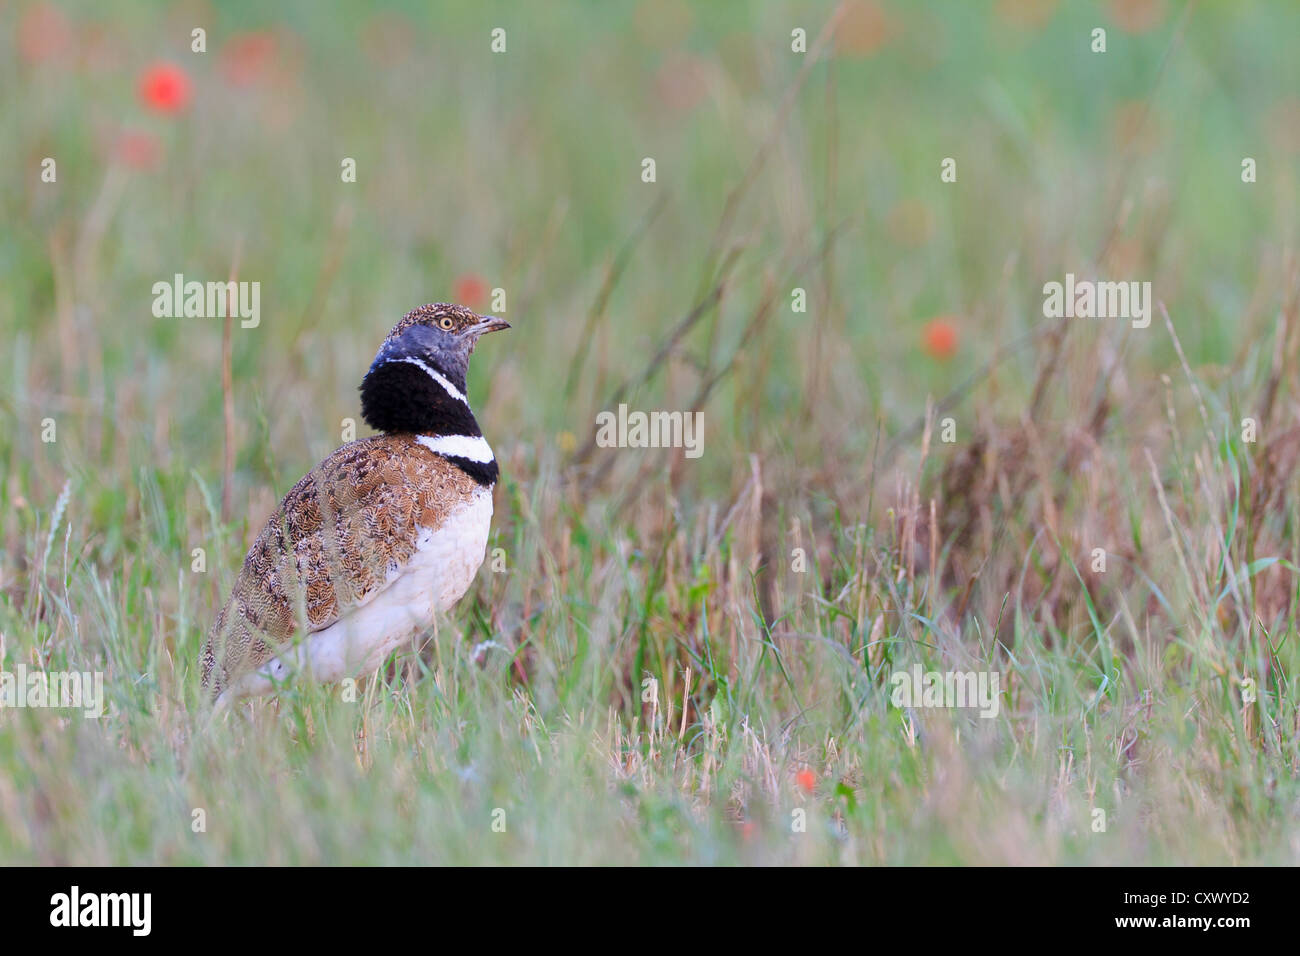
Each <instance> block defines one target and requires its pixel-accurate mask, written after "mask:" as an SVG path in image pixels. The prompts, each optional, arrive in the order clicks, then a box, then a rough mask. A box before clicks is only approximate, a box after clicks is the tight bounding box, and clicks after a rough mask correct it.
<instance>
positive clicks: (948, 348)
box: [921, 318, 957, 361]
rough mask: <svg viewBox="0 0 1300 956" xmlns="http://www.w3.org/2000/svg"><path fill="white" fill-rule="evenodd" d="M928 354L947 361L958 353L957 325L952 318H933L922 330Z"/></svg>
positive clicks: (923, 342) (923, 343) (922, 337)
mask: <svg viewBox="0 0 1300 956" xmlns="http://www.w3.org/2000/svg"><path fill="white" fill-rule="evenodd" d="M921 343H922V345H923V346H924V347H925V351H926V354H928V355H929V356H930V357H931V358H937V359H939V360H940V361H947V360H948V359H950V358H952V357H953V356H954V355H955V354H956V353H957V326H956V325H955V324H953V322H952V321H951V320H950V319H946V318H938V319H932V320H931V321H929V322H927V323H926V326H925V329H924V330H923V331H922V332H921Z"/></svg>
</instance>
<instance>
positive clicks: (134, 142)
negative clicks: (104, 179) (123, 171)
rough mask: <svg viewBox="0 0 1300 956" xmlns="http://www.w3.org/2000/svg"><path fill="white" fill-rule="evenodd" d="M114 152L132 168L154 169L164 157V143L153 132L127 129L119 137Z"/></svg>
mask: <svg viewBox="0 0 1300 956" xmlns="http://www.w3.org/2000/svg"><path fill="white" fill-rule="evenodd" d="M114 154H115V155H116V156H117V158H118V159H119V160H121V161H122V162H123V163H125V164H126V165H127V166H130V167H131V168H132V169H154V168H156V167H157V166H158V161H159V160H160V159H162V144H161V143H159V142H158V137H156V136H154V135H153V134H152V133H142V132H139V131H138V130H127V131H126V132H124V133H122V135H121V136H119V137H118V138H117V143H116V145H115V147H114Z"/></svg>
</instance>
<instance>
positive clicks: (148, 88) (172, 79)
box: [140, 63, 190, 113]
mask: <svg viewBox="0 0 1300 956" xmlns="http://www.w3.org/2000/svg"><path fill="white" fill-rule="evenodd" d="M140 101H141V102H142V103H144V105H145V106H147V107H149V109H151V110H157V111H158V112H159V113H179V112H180V111H181V110H183V109H185V107H186V106H187V105H188V104H189V101H190V78H189V75H188V74H187V73H186V72H185V71H184V70H182V69H181V68H180V67H179V66H177V65H176V64H175V63H159V64H156V65H154V66H151V67H149V69H147V70H145V71H144V73H142V74H141V75H140Z"/></svg>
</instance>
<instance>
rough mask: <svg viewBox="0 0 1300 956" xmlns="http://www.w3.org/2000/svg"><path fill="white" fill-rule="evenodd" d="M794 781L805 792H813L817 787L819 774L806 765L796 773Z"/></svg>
mask: <svg viewBox="0 0 1300 956" xmlns="http://www.w3.org/2000/svg"><path fill="white" fill-rule="evenodd" d="M794 782H795V783H797V784H798V785H799V789H800V790H802V791H803V792H804V793H812V792H813V791H814V790H816V789H817V774H815V773H813V772H812V771H811V770H809V769H808V768H807V767H804V768H803V769H802V770H800V771H799V772H798V773H797V774H795V775H794Z"/></svg>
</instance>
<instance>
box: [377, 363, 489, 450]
mask: <svg viewBox="0 0 1300 956" xmlns="http://www.w3.org/2000/svg"><path fill="white" fill-rule="evenodd" d="M439 374H441V372H440V373H439ZM444 377H446V378H447V379H448V381H451V383H452V385H453V387H455V388H458V389H460V390H461V392H462V394H463V393H464V390H465V383H464V380H463V378H462V380H461V381H459V382H456V381H453V380H452V379H451V378H450V377H449V376H444ZM361 417H362V418H364V419H365V420H366V423H367V424H368V425H369V426H370V427H371V428H373V429H375V430H376V431H381V432H389V433H393V432H409V433H413V434H416V435H469V436H470V437H475V436H478V435H482V434H483V433H482V432H481V431H479V427H478V422H476V421H475V420H474V413H473V412H471V411H470V410H469V405H468V404H466V403H465V402H463V401H461V400H460V399H459V398H457V397H456V396H454V395H452V394H450V393H449V392H448V391H447V389H446V388H444V387H443V386H442V384H441V383H440V382H438V381H436V380H435V379H434V378H433V376H431V375H430V374H429V373H428V372H427V371H425V370H424V369H422V368H420V366H418V365H415V364H414V363H411V362H398V361H389V362H384V363H382V364H380V365H377V366H375V367H374V368H372V369H371V370H370V371H369V372H368V373H367V374H366V377H365V379H363V380H362V382H361Z"/></svg>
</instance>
